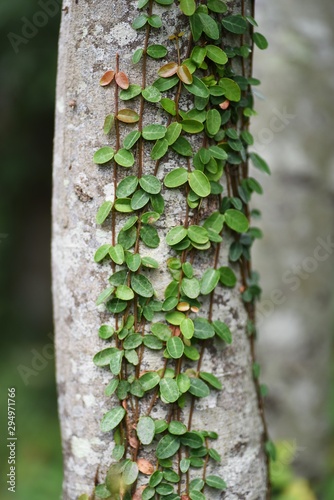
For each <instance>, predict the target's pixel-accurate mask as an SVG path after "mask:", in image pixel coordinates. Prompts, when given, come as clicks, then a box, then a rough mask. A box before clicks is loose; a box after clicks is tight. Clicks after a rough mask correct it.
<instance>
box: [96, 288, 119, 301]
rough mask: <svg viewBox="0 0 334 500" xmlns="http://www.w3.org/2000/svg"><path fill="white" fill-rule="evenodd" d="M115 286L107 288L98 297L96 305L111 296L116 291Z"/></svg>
mask: <svg viewBox="0 0 334 500" xmlns="http://www.w3.org/2000/svg"><path fill="white" fill-rule="evenodd" d="M114 290H115V288H114V287H113V286H111V287H108V288H106V289H105V290H103V292H102V293H100V295H99V296H98V298H97V299H96V305H97V306H99V305H101V304H103V302H105V301H106V300H107V299H109V297H110V296H111V295H112V294H113V293H114Z"/></svg>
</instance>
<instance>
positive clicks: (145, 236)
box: [140, 225, 160, 248]
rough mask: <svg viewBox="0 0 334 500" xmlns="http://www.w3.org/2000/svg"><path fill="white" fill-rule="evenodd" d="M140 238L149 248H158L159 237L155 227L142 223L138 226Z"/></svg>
mask: <svg viewBox="0 0 334 500" xmlns="http://www.w3.org/2000/svg"><path fill="white" fill-rule="evenodd" d="M140 238H141V239H142V241H143V243H144V244H145V245H146V246H147V247H149V248H158V246H159V244H160V238H159V235H158V231H157V230H156V228H155V227H153V226H150V225H144V226H142V227H141V228H140Z"/></svg>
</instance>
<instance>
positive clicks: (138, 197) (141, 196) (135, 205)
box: [131, 189, 150, 210]
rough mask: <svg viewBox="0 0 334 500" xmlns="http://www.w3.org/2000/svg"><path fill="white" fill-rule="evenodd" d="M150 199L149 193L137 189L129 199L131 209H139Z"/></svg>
mask: <svg viewBox="0 0 334 500" xmlns="http://www.w3.org/2000/svg"><path fill="white" fill-rule="evenodd" d="M149 201H150V197H149V195H148V194H147V193H146V192H145V191H144V190H143V189H139V190H138V191H136V192H135V194H134V195H133V196H132V199H131V208H132V210H140V209H141V208H143V207H144V206H145V205H147V203H148V202H149Z"/></svg>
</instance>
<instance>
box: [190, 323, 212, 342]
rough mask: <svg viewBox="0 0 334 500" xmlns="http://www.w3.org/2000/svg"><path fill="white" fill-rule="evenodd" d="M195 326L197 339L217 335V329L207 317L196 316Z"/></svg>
mask: <svg viewBox="0 0 334 500" xmlns="http://www.w3.org/2000/svg"><path fill="white" fill-rule="evenodd" d="M194 327H195V332H194V337H195V338H196V339H201V340H205V339H210V338H212V337H214V336H215V330H214V328H213V326H212V325H211V324H210V323H209V322H208V320H207V319H205V318H195V319H194Z"/></svg>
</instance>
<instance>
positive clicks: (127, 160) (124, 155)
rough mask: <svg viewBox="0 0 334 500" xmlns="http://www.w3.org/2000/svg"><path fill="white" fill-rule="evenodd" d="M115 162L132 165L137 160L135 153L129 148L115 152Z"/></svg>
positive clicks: (125, 165)
mask: <svg viewBox="0 0 334 500" xmlns="http://www.w3.org/2000/svg"><path fill="white" fill-rule="evenodd" d="M115 162H116V163H117V164H118V165H120V166H121V167H127V168H129V167H132V165H133V164H134V162H135V159H134V157H133V154H132V153H131V151H128V150H127V149H119V150H118V151H117V153H116V154H115Z"/></svg>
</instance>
